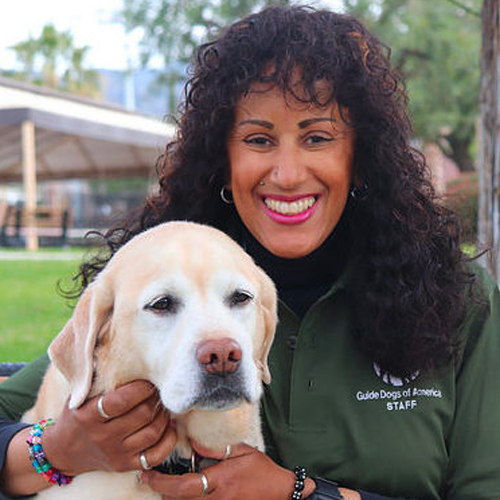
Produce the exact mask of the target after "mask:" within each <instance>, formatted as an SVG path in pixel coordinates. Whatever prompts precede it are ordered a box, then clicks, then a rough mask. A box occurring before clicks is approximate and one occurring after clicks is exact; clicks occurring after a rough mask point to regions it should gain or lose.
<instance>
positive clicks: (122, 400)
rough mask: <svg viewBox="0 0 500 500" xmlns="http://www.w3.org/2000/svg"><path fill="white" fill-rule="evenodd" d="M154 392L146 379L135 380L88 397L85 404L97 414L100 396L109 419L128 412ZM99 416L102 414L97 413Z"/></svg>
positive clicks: (153, 387) (152, 386) (153, 388)
mask: <svg viewBox="0 0 500 500" xmlns="http://www.w3.org/2000/svg"><path fill="white" fill-rule="evenodd" d="M155 393H156V388H155V386H154V385H153V384H151V382H148V381H146V380H135V381H133V382H130V383H128V384H125V385H122V386H121V387H118V388H117V389H115V390H114V391H110V392H108V393H106V394H102V395H100V396H96V397H94V398H92V399H89V401H88V402H87V403H85V405H93V406H94V407H95V411H96V413H97V414H99V411H98V409H97V403H98V401H99V398H100V397H101V396H102V399H101V404H102V409H103V410H104V412H105V413H106V414H107V415H109V417H110V420H112V419H114V418H116V417H119V416H120V415H123V414H125V413H128V412H129V411H130V410H132V409H133V408H134V407H136V406H137V405H139V404H140V403H142V402H143V401H145V400H147V399H149V398H150V397H151V396H153V395H154V394H155ZM99 418H100V419H102V416H101V415H100V414H99Z"/></svg>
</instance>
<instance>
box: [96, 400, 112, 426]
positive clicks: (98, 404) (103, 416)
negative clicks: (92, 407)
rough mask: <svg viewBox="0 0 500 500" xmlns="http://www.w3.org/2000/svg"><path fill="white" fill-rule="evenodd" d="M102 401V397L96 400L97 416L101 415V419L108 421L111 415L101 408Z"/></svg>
mask: <svg viewBox="0 0 500 500" xmlns="http://www.w3.org/2000/svg"><path fill="white" fill-rule="evenodd" d="M103 400H104V396H99V399H98V400H97V411H98V412H99V415H101V417H102V418H104V419H105V420H109V419H110V418H111V415H108V414H107V413H106V412H105V411H104V407H103V406H102V402H103Z"/></svg>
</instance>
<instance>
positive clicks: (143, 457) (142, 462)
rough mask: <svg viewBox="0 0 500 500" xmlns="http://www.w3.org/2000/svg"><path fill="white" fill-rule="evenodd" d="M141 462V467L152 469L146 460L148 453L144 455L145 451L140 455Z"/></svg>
mask: <svg viewBox="0 0 500 500" xmlns="http://www.w3.org/2000/svg"><path fill="white" fill-rule="evenodd" d="M139 462H141V467H142V468H143V469H144V470H149V469H152V467H151V465H149V464H148V461H147V460H146V455H144V453H141V454H140V455H139Z"/></svg>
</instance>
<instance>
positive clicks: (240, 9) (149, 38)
mask: <svg viewBox="0 0 500 500" xmlns="http://www.w3.org/2000/svg"><path fill="white" fill-rule="evenodd" d="M269 3H276V2H272V0H190V1H189V2H187V1H185V0H123V8H122V11H121V13H120V16H121V18H122V21H123V23H124V25H125V27H126V29H127V30H128V31H133V30H135V29H140V30H142V40H141V63H142V65H143V66H145V65H147V64H148V62H149V61H150V60H151V58H152V57H153V56H156V57H158V56H159V57H160V59H161V60H162V62H163V71H164V75H163V80H164V81H166V82H167V87H168V89H169V110H170V111H172V110H174V109H175V107H176V104H177V99H178V97H179V96H177V95H176V91H175V87H176V84H177V83H178V82H179V81H180V80H183V79H184V73H185V71H184V69H185V66H186V63H187V62H188V61H189V60H190V59H191V57H192V55H193V52H194V49H195V47H196V46H197V45H198V44H199V43H201V42H203V41H207V40H209V39H211V38H213V36H214V35H215V33H217V31H218V30H219V29H220V28H221V27H223V26H226V25H228V24H229V23H230V22H232V21H234V20H235V19H237V18H240V17H242V16H244V15H247V14H249V13H251V12H253V11H256V10H258V9H260V8H262V7H264V6H265V5H267V4H269ZM279 3H288V0H280V2H279Z"/></svg>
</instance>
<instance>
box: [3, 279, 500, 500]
mask: <svg viewBox="0 0 500 500" xmlns="http://www.w3.org/2000/svg"><path fill="white" fill-rule="evenodd" d="M485 288H486V290H487V293H486V294H487V299H486V301H483V302H481V301H478V302H473V303H471V305H470V307H469V314H468V316H467V320H466V321H465V323H464V324H463V326H462V329H461V333H462V335H463V338H464V339H465V340H464V347H463V349H462V356H461V358H460V360H459V362H458V363H457V364H456V366H454V367H453V368H452V369H449V370H448V371H447V372H446V373H443V374H441V375H440V376H434V377H429V376H426V377H424V376H420V375H418V376H416V377H415V378H414V379H413V380H411V381H401V380H399V379H397V378H394V377H389V376H383V374H382V375H381V374H380V371H379V370H378V369H377V367H376V366H375V365H374V363H373V362H372V360H370V359H369V358H368V357H366V356H365V355H363V354H362V353H360V351H359V349H358V348H357V347H356V345H355V343H354V341H353V338H352V334H351V332H352V328H351V322H352V314H354V312H353V311H352V308H351V305H350V303H349V300H348V294H347V290H346V287H345V286H344V284H343V282H342V281H340V282H339V283H337V284H336V285H334V286H333V287H332V289H331V290H330V291H329V292H328V293H327V294H326V295H325V296H324V297H322V298H321V299H320V300H318V301H317V302H316V304H314V305H313V307H311V309H310V310H309V311H308V312H307V314H306V315H305V316H304V318H303V319H302V321H301V320H299V318H298V317H297V316H296V315H295V314H294V313H293V312H292V311H291V310H290V309H288V308H287V307H286V305H284V304H280V306H279V318H280V322H279V325H278V330H277V333H276V339H275V342H274V344H273V348H272V350H271V353H270V359H269V362H270V368H271V373H272V383H271V385H270V386H269V387H267V388H266V390H265V397H264V400H263V408H264V412H263V416H264V432H265V435H266V442H267V445H268V453H269V454H270V455H271V456H272V457H273V458H274V459H275V460H276V461H277V462H279V463H282V464H283V465H285V466H286V467H289V468H292V467H293V466H295V465H303V466H305V467H307V470H308V474H310V475H319V476H323V477H326V478H330V479H334V480H336V481H338V482H339V483H340V484H342V485H345V486H346V487H350V488H356V489H363V490H365V491H371V492H375V493H379V494H383V495H387V496H393V497H406V498H417V499H419V500H427V499H429V500H431V499H433V500H434V499H441V500H444V499H447V500H500V297H499V292H498V288H497V287H496V286H495V284H494V283H493V282H492V281H491V280H489V279H487V278H485ZM292 347H293V348H292ZM47 363H48V359H47V357H46V356H44V357H42V358H40V359H39V360H37V361H36V362H34V363H32V364H31V365H30V366H28V367H27V368H25V369H24V370H22V371H21V372H19V373H18V374H16V375H15V376H13V377H11V378H10V379H9V380H8V381H7V382H5V383H3V384H1V385H0V417H7V418H19V415H20V414H22V413H23V412H24V411H25V410H26V409H28V408H29V407H30V406H31V405H32V404H33V402H34V398H35V394H36V391H37V388H38V386H39V384H40V382H41V377H42V374H43V372H44V370H45V368H46V366H47ZM416 375H417V374H416Z"/></svg>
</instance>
